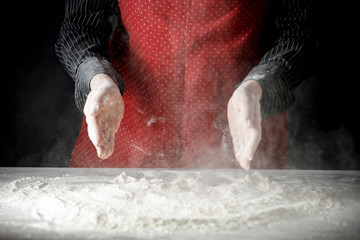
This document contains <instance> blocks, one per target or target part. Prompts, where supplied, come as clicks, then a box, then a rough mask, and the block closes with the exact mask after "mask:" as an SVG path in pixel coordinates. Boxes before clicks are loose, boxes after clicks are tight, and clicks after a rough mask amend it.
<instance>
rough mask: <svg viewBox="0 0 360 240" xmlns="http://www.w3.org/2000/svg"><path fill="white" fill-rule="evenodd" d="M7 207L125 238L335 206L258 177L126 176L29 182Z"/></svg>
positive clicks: (234, 226)
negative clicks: (119, 233) (112, 232)
mask: <svg viewBox="0 0 360 240" xmlns="http://www.w3.org/2000/svg"><path fill="white" fill-rule="evenodd" d="M0 203H1V206H3V207H4V208H17V209H21V210H22V211H24V212H25V213H26V214H28V215H29V216H30V217H31V218H34V219H37V220H40V221H42V222H46V225H47V226H48V227H49V226H50V227H51V226H53V227H63V228H67V229H72V230H101V231H104V230H111V231H120V232H125V233H173V232H177V231H181V232H186V231H191V232H194V231H195V232H216V231H229V230H230V231H231V230H238V229H241V228H244V227H245V228H251V227H253V226H259V225H261V224H264V225H268V224H272V223H274V222H279V221H284V220H286V219H287V218H289V217H291V216H293V215H294V214H295V215H297V216H299V215H302V214H304V215H306V214H309V213H312V214H313V213H316V212H319V211H322V212H324V211H327V209H331V208H333V207H334V204H336V202H335V201H334V200H332V199H331V198H329V197H328V195H327V194H326V192H324V191H322V190H320V189H315V188H312V187H310V186H309V187H305V186H301V185H296V184H295V185H294V184H293V185H285V184H283V183H280V182H278V181H275V180H272V179H271V178H269V177H267V176H265V175H262V174H260V173H259V172H253V173H250V172H249V173H246V174H244V175H242V176H241V177H238V178H230V177H229V178H226V179H225V178H221V177H217V176H215V175H214V176H213V177H211V178H207V179H204V178H203V177H202V176H201V174H200V173H199V174H196V172H195V173H193V174H191V175H185V174H184V175H183V174H181V172H180V173H179V174H175V173H174V174H170V175H168V176H167V177H163V178H162V177H159V176H156V175H151V173H148V174H140V175H139V174H138V175H136V174H133V173H131V172H128V173H126V172H124V173H122V174H120V175H119V176H117V177H116V178H114V179H111V180H108V178H105V177H94V178H89V177H86V176H83V177H82V176H71V175H64V176H62V177H56V178H43V177H26V178H19V179H17V180H15V181H12V182H10V183H7V184H5V185H3V186H1V187H0ZM0 211H1V209H0Z"/></svg>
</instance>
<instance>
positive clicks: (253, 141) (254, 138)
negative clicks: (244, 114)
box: [244, 129, 260, 161]
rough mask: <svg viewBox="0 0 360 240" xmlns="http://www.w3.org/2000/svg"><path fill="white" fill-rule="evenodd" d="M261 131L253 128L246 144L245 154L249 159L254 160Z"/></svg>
mask: <svg viewBox="0 0 360 240" xmlns="http://www.w3.org/2000/svg"><path fill="white" fill-rule="evenodd" d="M259 139H260V138H259V133H258V131H257V130H255V129H254V130H251V132H250V135H249V137H248V141H247V143H246V145H245V150H244V156H245V157H246V158H247V159H248V160H249V161H251V160H253V158H254V154H255V151H256V149H257V147H258V145H259Z"/></svg>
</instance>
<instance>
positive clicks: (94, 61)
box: [55, 0, 125, 159]
mask: <svg viewBox="0 0 360 240" xmlns="http://www.w3.org/2000/svg"><path fill="white" fill-rule="evenodd" d="M118 11H119V9H118V5H117V1H115V0H67V1H66V3H65V20H64V22H63V25H62V27H61V31H60V36H59V39H58V41H57V42H56V46H55V47H56V53H57V55H58V57H59V59H60V61H61V62H62V63H63V65H64V67H65V69H66V70H67V72H68V73H69V75H70V76H71V77H72V78H73V79H74V81H75V101H76V105H77V107H78V108H79V110H80V111H83V112H84V114H85V116H86V122H87V125H88V128H87V130H88V134H89V137H90V140H91V142H92V143H93V144H94V146H95V148H96V150H97V154H98V156H99V157H100V158H102V159H105V158H108V157H109V156H111V154H112V153H113V150H114V136H115V133H116V131H117V129H118V128H119V126H120V122H121V120H122V117H123V114H124V101H123V99H122V96H121V94H123V93H124V88H125V84H124V80H123V78H122V76H121V74H120V73H119V72H118V71H117V70H116V69H115V68H114V67H113V66H112V64H111V63H110V62H109V60H108V56H107V47H108V42H109V37H110V34H111V30H112V28H111V24H110V22H109V19H108V18H109V16H111V15H113V14H116V13H118Z"/></svg>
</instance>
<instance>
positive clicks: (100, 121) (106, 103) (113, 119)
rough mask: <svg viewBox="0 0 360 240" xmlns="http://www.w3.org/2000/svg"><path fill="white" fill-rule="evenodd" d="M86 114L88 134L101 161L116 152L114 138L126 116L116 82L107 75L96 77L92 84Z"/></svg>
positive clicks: (85, 109)
mask: <svg viewBox="0 0 360 240" xmlns="http://www.w3.org/2000/svg"><path fill="white" fill-rule="evenodd" d="M90 88H91V92H90V94H89V95H88V97H87V99H86V102H85V106H84V114H85V117H86V123H87V125H88V134H89V138H90V140H91V142H92V143H93V144H94V146H95V148H96V150H97V155H98V157H99V158H101V159H106V158H109V157H110V156H111V155H112V153H113V152H114V137H115V133H116V132H117V130H118V128H119V126H120V123H121V120H122V118H123V116H124V100H123V98H122V96H121V93H120V90H119V88H118V86H117V85H116V84H115V82H114V81H113V80H112V79H111V78H110V77H109V76H108V75H106V74H97V75H95V76H94V77H93V78H92V79H91V82H90Z"/></svg>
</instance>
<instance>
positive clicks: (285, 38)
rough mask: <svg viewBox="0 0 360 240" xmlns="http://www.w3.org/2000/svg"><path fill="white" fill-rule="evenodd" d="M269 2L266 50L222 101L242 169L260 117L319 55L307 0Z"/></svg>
mask: <svg viewBox="0 0 360 240" xmlns="http://www.w3.org/2000/svg"><path fill="white" fill-rule="evenodd" d="M269 7H270V9H269V12H270V14H269V15H268V18H267V21H266V24H267V26H266V27H265V32H266V33H268V34H270V35H271V39H270V40H272V41H269V42H271V43H272V44H271V46H270V47H269V48H270V50H269V51H268V52H267V53H266V54H265V55H264V57H263V58H262V59H261V61H260V63H259V65H258V66H256V67H254V68H253V69H252V71H250V73H249V74H248V75H247V76H246V78H245V79H244V81H243V82H242V83H241V84H238V86H237V88H236V90H235V92H234V94H233V96H232V97H231V98H230V101H229V104H228V121H229V129H230V134H231V136H232V138H233V145H234V152H235V156H236V159H237V161H238V162H239V164H240V166H241V167H243V168H245V169H249V168H250V162H251V160H252V159H253V157H254V154H255V151H256V149H257V147H258V144H259V142H260V140H261V119H262V118H266V117H269V116H272V115H275V114H278V113H280V112H282V111H284V110H285V109H287V108H288V107H289V106H290V105H291V104H292V103H293V102H294V95H293V89H294V88H295V87H296V86H298V85H299V84H300V82H301V81H302V80H304V79H305V78H306V77H308V76H310V74H311V73H312V71H313V70H314V69H315V66H316V63H317V62H318V61H317V60H318V56H319V42H318V40H316V38H315V34H314V32H313V26H314V25H313V22H312V20H313V19H312V17H313V15H314V14H316V11H314V8H315V5H314V3H313V2H312V0H297V1H296V0H282V1H274V2H272V3H271V4H270V6H269ZM274 33H275V34H274ZM265 36H266V35H265ZM265 40H267V41H268V40H269V36H266V37H265Z"/></svg>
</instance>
